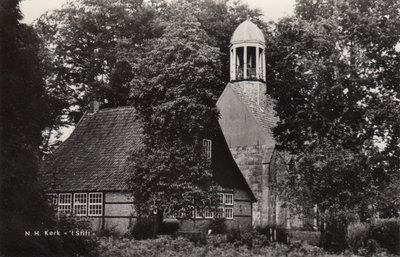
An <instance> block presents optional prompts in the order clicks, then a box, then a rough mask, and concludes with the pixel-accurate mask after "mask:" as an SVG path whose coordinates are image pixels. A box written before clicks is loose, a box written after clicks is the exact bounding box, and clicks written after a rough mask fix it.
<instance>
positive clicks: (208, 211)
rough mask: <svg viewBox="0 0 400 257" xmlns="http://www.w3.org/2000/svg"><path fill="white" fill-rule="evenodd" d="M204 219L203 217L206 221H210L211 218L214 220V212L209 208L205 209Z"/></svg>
mask: <svg viewBox="0 0 400 257" xmlns="http://www.w3.org/2000/svg"><path fill="white" fill-rule="evenodd" d="M204 217H205V218H206V219H212V218H214V212H213V210H212V209H211V208H209V207H206V208H205V210H204Z"/></svg>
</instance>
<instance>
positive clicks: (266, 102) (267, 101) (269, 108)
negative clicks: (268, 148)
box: [225, 81, 279, 138]
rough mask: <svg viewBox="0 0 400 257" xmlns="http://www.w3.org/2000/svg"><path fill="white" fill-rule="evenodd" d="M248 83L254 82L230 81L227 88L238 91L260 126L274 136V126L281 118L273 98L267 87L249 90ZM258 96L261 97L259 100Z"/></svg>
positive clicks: (267, 133) (237, 93)
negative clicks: (266, 89) (266, 90)
mask: <svg viewBox="0 0 400 257" xmlns="http://www.w3.org/2000/svg"><path fill="white" fill-rule="evenodd" d="M246 83H252V82H248V81H241V82H235V83H228V85H227V88H228V87H229V88H230V89H232V90H233V91H234V92H235V93H236V95H237V96H238V97H239V99H240V100H241V102H242V103H243V104H244V105H245V106H246V108H247V109H248V110H249V113H250V114H251V115H252V116H253V118H254V119H255V121H256V122H257V124H258V125H259V126H260V128H262V129H263V131H264V132H265V134H266V135H268V136H270V137H271V138H273V134H272V128H273V127H274V126H275V125H276V123H277V122H278V120H279V119H278V117H277V116H276V114H275V112H274V109H273V99H272V98H271V96H269V95H267V94H265V88H260V91H257V90H251V89H250V90H249V88H250V87H248V85H246ZM225 90H226V89H225ZM257 98H259V101H258V100H257Z"/></svg>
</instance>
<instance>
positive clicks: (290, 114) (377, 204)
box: [267, 0, 400, 220]
mask: <svg viewBox="0 0 400 257" xmlns="http://www.w3.org/2000/svg"><path fill="white" fill-rule="evenodd" d="M399 8H400V3H399V2H398V1H367V0H351V1H334V0H332V1H329V0H328V1H322V0H321V1H309V0H299V1H297V8H296V15H295V16H294V17H290V18H286V19H283V20H282V21H280V22H278V23H277V24H276V28H275V31H274V38H273V39H272V40H270V42H269V43H268V44H269V50H268V51H267V53H268V54H269V57H268V58H267V60H269V66H268V72H267V74H268V75H269V77H268V85H269V87H270V88H272V91H273V95H274V97H275V98H276V99H277V105H276V111H277V113H278V115H279V117H280V122H279V123H278V126H277V127H276V128H275V129H274V133H275V137H276V139H277V141H278V142H279V144H280V147H281V148H282V149H284V150H286V151H289V152H291V153H293V154H294V155H295V156H296V157H294V159H295V160H294V162H293V164H292V165H291V167H290V168H289V170H288V173H287V174H286V175H287V180H286V181H285V182H284V183H283V191H284V192H285V193H286V194H287V195H286V196H287V199H290V200H292V202H294V204H295V205H297V206H300V205H302V204H303V203H308V204H310V205H311V206H313V205H314V204H317V205H318V207H319V209H320V211H321V213H323V214H326V215H327V217H328V216H329V215H339V214H340V213H342V214H343V213H344V214H346V213H347V214H349V213H353V214H355V215H356V216H358V217H359V218H360V219H361V220H365V219H366V218H368V217H371V215H373V214H376V213H377V212H378V211H380V212H381V213H382V212H383V211H384V210H385V209H390V210H393V209H396V208H398V207H399V202H398V201H391V200H389V201H388V199H393V197H394V195H396V193H392V195H390V194H389V195H387V194H386V193H385V190H384V189H385V188H387V187H388V186H389V185H391V188H396V186H394V185H396V184H398V183H399V170H400V167H399V165H400V162H399V160H400V151H399V150H400V149H399V147H400V144H399V142H400V140H399V136H400V133H399V132H400V131H399V128H400V123H399V121H400V119H399V118H400V101H399V92H400V76H399V72H398V71H399V70H400V52H399V49H398V47H399V42H400V14H399V12H398V10H399ZM397 190H398V189H397ZM299 192H301V193H300V194H299ZM398 193H399V191H397V196H398ZM383 199H386V201H383ZM394 205H396V206H397V207H395V206H394ZM386 213H387V212H386ZM347 214H346V215H347ZM387 214H388V213H387ZM340 215H341V214H340ZM391 215H397V214H395V212H393V211H392V214H391Z"/></svg>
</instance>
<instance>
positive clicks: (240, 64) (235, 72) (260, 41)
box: [230, 20, 266, 82]
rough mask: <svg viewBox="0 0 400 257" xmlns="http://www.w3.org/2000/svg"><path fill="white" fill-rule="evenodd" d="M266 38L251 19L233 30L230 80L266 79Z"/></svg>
mask: <svg viewBox="0 0 400 257" xmlns="http://www.w3.org/2000/svg"><path fill="white" fill-rule="evenodd" d="M265 78H266V76H265V38H264V34H263V33H262V31H261V30H260V29H259V28H258V27H257V25H256V24H254V23H253V22H251V21H250V20H245V21H244V22H242V23H241V24H240V25H239V26H238V27H237V28H236V30H235V32H233V35H232V37H231V46H230V80H231V82H234V81H241V80H252V81H262V82H264V81H265Z"/></svg>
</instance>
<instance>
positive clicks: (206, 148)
mask: <svg viewBox="0 0 400 257" xmlns="http://www.w3.org/2000/svg"><path fill="white" fill-rule="evenodd" d="M203 154H204V155H205V156H206V158H207V159H211V154H212V141H211V140H210V139H203Z"/></svg>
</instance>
